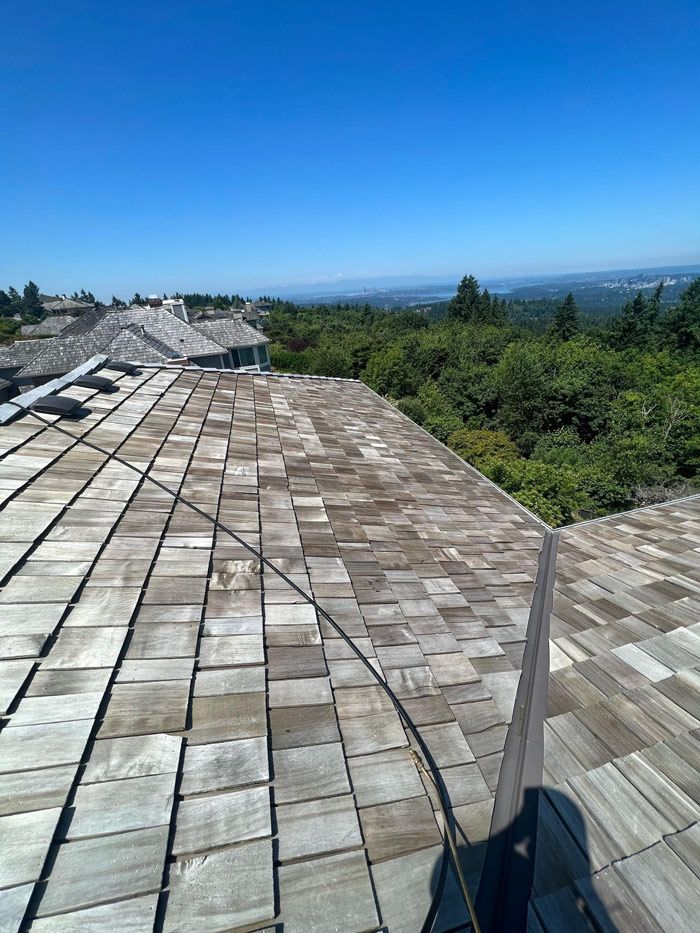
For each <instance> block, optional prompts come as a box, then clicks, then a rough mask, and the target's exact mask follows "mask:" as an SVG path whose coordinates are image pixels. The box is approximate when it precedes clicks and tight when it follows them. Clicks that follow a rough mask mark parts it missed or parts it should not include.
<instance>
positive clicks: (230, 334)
mask: <svg viewBox="0 0 700 933" xmlns="http://www.w3.org/2000/svg"><path fill="white" fill-rule="evenodd" d="M125 330H128V331H130V332H131V333H130V334H127V335H125V334H124V333H123V332H124V331H125ZM134 338H136V340H138V341H140V343H137V342H136V340H135V339H134ZM267 342H268V340H267V338H266V337H263V336H262V334H260V333H258V331H256V330H255V328H253V327H249V326H248V325H247V324H244V323H242V322H237V321H213V322H211V323H207V324H197V325H195V326H191V325H190V324H187V323H186V322H185V321H182V320H180V318H178V317H176V316H175V315H174V314H172V313H171V312H170V311H168V310H166V309H164V308H136V309H134V308H129V309H120V308H95V309H94V310H91V311H88V312H87V314H84V315H82V316H81V317H79V318H77V319H76V320H74V321H72V323H69V324H68V326H67V327H65V328H63V329H62V330H61V332H60V334H59V336H58V337H57V338H56V339H55V340H53V341H50V342H48V343H47V344H46V346H44V347H42V348H41V349H42V351H43V352H41V354H38V353H37V354H34V357H33V358H32V359H31V360H27V363H26V365H25V366H24V369H23V370H22V371H21V373H20V374H19V376H20V377H22V378H29V377H36V376H47V375H55V374H56V373H67V372H69V371H70V370H71V369H73V368H74V367H75V366H78V365H79V364H80V363H81V362H83V360H85V359H88V358H89V357H91V356H93V355H94V354H96V353H104V352H107V350H108V348H110V349H109V352H111V353H116V351H115V349H114V347H115V346H117V347H119V346H122V345H124V347H125V350H124V352H125V353H126V352H127V350H130V351H131V353H135V352H136V351H137V350H140V351H141V353H140V355H137V356H135V357H134V358H135V359H137V360H138V361H139V362H142V363H148V362H150V363H158V362H162V361H163V360H166V359H175V358H182V357H186V358H189V359H198V358H202V357H214V358H217V359H218V358H220V357H221V355H222V354H224V353H225V352H226V351H227V348H229V347H238V346H241V347H244V346H253V345H254V344H261V343H267ZM130 358H132V356H131V354H130Z"/></svg>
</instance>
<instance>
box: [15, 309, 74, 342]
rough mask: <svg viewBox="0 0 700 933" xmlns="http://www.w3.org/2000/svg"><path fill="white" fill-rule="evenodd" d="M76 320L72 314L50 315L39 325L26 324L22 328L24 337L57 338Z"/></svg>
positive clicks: (21, 332)
mask: <svg viewBox="0 0 700 933" xmlns="http://www.w3.org/2000/svg"><path fill="white" fill-rule="evenodd" d="M75 320H76V318H75V317H73V316H72V315H70V314H50V315H49V316H48V317H45V318H44V319H43V320H41V321H39V323H38V324H25V325H23V326H22V327H21V328H20V334H21V335H22V337H57V336H58V335H59V334H60V333H61V331H63V330H65V328H66V327H68V325H69V324H72V323H73V321H75Z"/></svg>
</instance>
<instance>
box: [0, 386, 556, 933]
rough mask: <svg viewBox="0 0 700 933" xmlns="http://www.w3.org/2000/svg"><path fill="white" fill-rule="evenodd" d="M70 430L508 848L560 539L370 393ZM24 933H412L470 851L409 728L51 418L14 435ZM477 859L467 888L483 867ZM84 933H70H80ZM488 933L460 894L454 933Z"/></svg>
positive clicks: (7, 822) (223, 407)
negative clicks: (431, 785) (427, 753)
mask: <svg viewBox="0 0 700 933" xmlns="http://www.w3.org/2000/svg"><path fill="white" fill-rule="evenodd" d="M111 375H114V376H115V378H116V379H117V385H118V388H119V390H118V392H116V393H114V394H109V395H99V394H98V395H95V394H93V393H92V392H91V391H90V390H87V389H80V388H79V387H77V386H69V387H67V388H66V390H65V393H66V394H69V395H71V396H74V397H78V398H80V399H81V400H83V401H84V403H85V405H86V406H87V407H88V408H89V409H90V412H91V413H90V414H89V415H88V416H87V417H86V418H84V419H83V420H82V421H79V422H68V421H64V422H61V426H63V427H65V428H67V429H68V430H70V431H72V432H73V433H74V434H76V435H80V436H84V437H85V438H87V439H89V440H92V441H94V442H95V443H97V444H99V445H100V446H103V447H105V448H107V449H108V450H111V451H117V452H118V453H119V455H120V456H121V457H123V458H125V459H126V460H127V461H129V462H131V463H134V464H136V465H138V467H139V468H140V469H142V470H145V471H147V472H148V473H149V474H151V475H153V476H154V477H156V478H158V479H159V480H161V481H162V482H164V483H166V484H167V485H168V486H169V487H171V488H172V489H175V490H179V491H180V492H181V493H182V495H183V496H185V497H187V498H188V499H189V500H191V501H192V502H194V503H196V504H197V505H198V506H199V507H200V508H202V509H204V510H205V511H206V512H207V513H209V514H211V515H214V516H217V517H218V518H219V520H220V521H222V522H224V523H225V524H227V525H228V526H229V527H231V528H232V529H233V530H234V531H236V532H237V533H238V534H240V535H241V536H243V537H244V538H245V539H246V540H247V541H249V542H250V543H251V544H252V545H253V546H254V547H256V548H260V549H261V550H262V553H263V554H264V555H265V556H266V557H267V558H269V559H270V560H271V561H272V562H273V563H274V564H275V565H276V566H277V567H279V568H280V569H281V570H283V571H284V572H285V573H287V574H289V575H290V576H291V578H292V579H293V580H294V581H295V582H296V583H297V584H298V585H299V586H301V587H302V588H303V589H305V590H306V591H307V592H309V593H312V594H313V595H314V596H315V597H316V599H317V600H318V601H319V602H320V603H321V605H322V606H323V607H325V609H327V611H328V612H329V613H330V614H331V615H332V616H333V617H334V618H335V619H336V620H337V622H338V623H339V624H340V625H341V626H342V627H343V628H344V629H345V630H346V631H347V632H348V634H349V635H350V636H351V637H352V638H354V639H355V640H356V643H357V645H358V646H359V647H360V648H361V650H362V651H363V652H364V654H365V655H366V656H367V657H368V658H369V659H370V660H371V663H372V664H374V665H375V667H376V669H377V670H378V671H379V672H381V673H382V675H383V676H384V677H385V678H386V680H387V681H388V683H389V684H390V685H391V687H392V688H393V689H394V690H395V691H396V693H397V695H398V696H399V697H400V698H401V699H402V701H403V702H404V704H405V706H406V708H407V709H408V710H409V712H410V714H411V716H412V717H413V718H414V720H415V721H416V722H417V723H418V725H419V727H420V728H421V732H422V734H423V736H424V738H425V740H426V742H427V743H428V745H429V747H430V748H431V750H432V752H433V755H434V757H435V758H436V760H437V763H438V765H439V767H440V769H441V773H442V776H443V778H444V781H445V783H446V785H447V787H448V790H449V793H450V796H451V800H452V804H453V806H454V808H455V809H454V813H455V815H456V816H457V818H458V819H459V822H460V824H461V826H462V828H463V830H464V833H465V835H466V836H467V838H468V839H469V841H470V842H472V843H478V842H479V841H481V840H483V839H484V838H485V837H486V835H487V834H488V829H489V820H490V813H491V808H492V804H493V793H494V790H495V787H496V782H497V779H498V773H499V768H500V762H501V755H502V749H503V743H504V739H505V734H506V729H507V724H508V722H509V721H510V718H511V715H512V707H513V697H514V694H515V690H516V687H517V683H518V679H519V672H520V671H519V669H520V664H521V659H522V654H523V648H524V641H525V628H526V624H527V618H528V609H529V605H530V601H531V597H532V590H533V581H534V576H535V572H536V565H537V553H538V549H539V546H540V542H541V538H542V526H541V525H540V524H539V523H538V522H537V521H536V520H535V519H533V518H531V517H530V516H529V515H528V514H527V513H525V512H524V511H523V510H522V509H520V508H519V507H518V506H517V504H516V503H514V502H513V501H512V500H510V499H509V498H507V497H506V496H505V495H503V494H502V493H500V491H499V490H497V489H496V488H495V487H494V486H493V485H491V484H489V483H488V482H486V481H485V480H484V479H483V478H482V477H481V476H480V475H479V474H477V473H476V472H475V471H473V470H472V469H471V468H470V467H468V466H467V465H466V464H464V463H462V462H461V461H460V460H459V459H458V458H456V457H454V456H453V455H452V454H450V453H449V451H447V450H446V449H445V448H444V447H442V446H441V445H439V444H438V443H437V442H436V441H435V440H434V439H433V438H431V437H430V436H429V435H427V434H425V432H423V431H421V430H420V429H419V428H418V427H416V426H415V425H413V424H412V423H411V422H410V421H409V420H408V419H406V418H405V417H404V416H403V415H401V414H400V413H399V412H398V411H396V410H395V409H394V408H392V407H391V406H390V405H389V404H388V403H386V402H384V401H382V400H380V399H379V398H378V397H377V396H376V395H374V394H373V393H372V392H371V391H370V390H369V389H367V388H366V387H365V386H363V385H362V384H360V383H356V382H346V381H333V380H314V379H305V378H298V379H286V378H275V377H264V376H250V375H243V374H234V373H226V372H224V373H214V372H204V371H196V370H182V371H180V370H176V369H165V368H158V369H150V370H148V369H144V370H143V371H142V374H141V375H139V376H120V375H117V374H116V373H112V374H111ZM0 489H1V490H2V496H3V498H4V508H3V510H2V512H1V513H0V544H1V545H2V546H1V548H0V553H1V554H2V560H3V565H2V569H1V570H0V573H1V574H2V575H3V584H4V585H3V588H2V593H1V594H0V603H1V604H2V611H1V612H0V618H1V619H2V621H1V622H0V658H1V660H0V684H1V685H2V706H3V712H4V713H5V718H4V720H3V728H2V731H1V732H0V787H1V788H2V789H1V791H0V801H1V807H2V816H0V829H2V830H4V831H5V833H4V838H5V839H6V840H7V843H6V844H5V845H3V846H2V847H1V848H0V879H1V884H0V888H1V890H0V898H1V901H0V902H1V903H2V909H3V911H4V913H3V917H8V918H9V921H8V924H7V926H8V929H20V928H25V927H26V926H27V925H28V924H29V923H31V924H32V929H36V930H42V929H46V930H48V929H50V928H54V927H55V926H56V925H58V924H60V925H61V928H63V929H71V928H76V927H82V926H83V925H86V924H89V923H92V924H93V925H95V926H100V927H101V928H119V929H125V928H126V927H129V928H140V927H141V926H143V927H144V928H149V929H150V928H151V924H152V923H153V918H154V915H155V913H156V912H157V913H158V917H159V925H160V926H161V928H162V929H164V930H181V929H194V928H196V929H201V930H214V929H231V928H236V929H238V928H246V929H247V928H250V929H257V928H261V927H263V926H270V925H272V924H274V923H276V922H278V923H282V924H283V925H284V930H285V931H295V930H303V931H310V930H311V931H313V930H317V931H327V930H331V929H342V930H348V931H350V930H371V929H377V928H379V927H382V928H384V927H387V928H388V929H389V930H397V931H398V930H413V929H417V928H419V927H420V923H421V922H422V918H423V917H424V916H425V914H426V912H427V910H428V906H429V903H430V900H431V897H432V893H433V891H434V889H435V886H436V884H437V878H438V875H439V866H440V863H441V855H442V845H441V835H440V831H439V827H438V822H437V820H436V817H435V815H434V811H433V804H432V800H431V796H430V794H429V793H428V792H427V791H426V788H425V786H424V784H423V779H422V776H421V773H420V772H419V771H418V770H417V767H416V764H415V762H414V760H413V758H412V757H411V755H410V754H409V741H408V738H407V736H406V733H405V732H404V729H403V727H402V724H401V721H400V719H399V717H398V715H397V713H396V711H395V710H394V708H393V706H392V705H391V703H390V702H389V701H388V699H387V698H386V696H385V695H384V694H383V693H382V691H381V690H380V688H378V687H377V685H376V684H375V683H374V681H373V680H372V679H371V677H370V676H369V674H368V672H367V670H366V668H365V667H364V666H363V664H362V662H361V661H359V660H358V659H357V658H356V657H355V656H354V655H353V654H352V652H351V651H350V649H349V648H348V646H347V645H346V644H345V643H344V642H343V641H342V640H341V639H340V638H339V637H337V635H336V633H335V632H334V630H332V629H331V628H330V627H329V626H328V625H327V624H326V623H324V622H319V619H318V618H317V615H316V612H315V610H314V609H313V608H312V607H311V606H309V605H308V604H307V603H306V602H304V601H302V600H301V599H300V598H298V597H297V594H295V593H294V591H293V590H291V589H290V588H289V586H288V585H287V584H286V583H285V582H284V581H283V580H281V579H280V578H279V577H278V576H277V575H276V574H274V573H272V572H270V571H269V570H268V569H265V570H264V572H263V569H262V567H261V565H260V562H259V561H258V560H255V559H253V558H252V557H251V555H250V553H249V552H247V551H246V550H245V549H244V548H243V547H242V546H240V545H238V544H236V543H235V542H234V541H233V540H232V539H231V538H230V537H229V536H228V535H226V534H225V533H223V532H219V531H214V529H213V528H212V526H211V525H210V524H209V523H208V522H206V521H205V520H204V519H202V518H200V517H199V516H197V515H195V514H194V513H193V512H192V511H191V510H190V509H188V508H187V507H186V506H185V505H183V504H180V503H177V502H175V501H174V500H173V499H172V498H171V497H170V496H169V495H167V494H166V493H164V492H163V491H162V490H160V489H157V488H155V487H154V486H153V485H152V484H149V483H147V482H145V481H143V480H142V479H140V477H139V476H137V475H135V474H134V473H133V472H131V471H130V470H128V469H127V468H125V467H123V466H120V465H119V464H118V463H116V462H114V461H110V460H109V459H108V458H106V457H105V456H103V455H101V454H99V453H97V452H95V451H93V450H89V449H87V448H85V447H84V446H82V445H79V444H76V443H74V442H72V441H71V440H70V439H69V438H66V437H65V436H63V435H61V434H58V433H57V432H55V431H54V430H52V429H51V428H49V427H46V426H44V425H43V424H41V423H39V422H38V421H36V419H35V418H33V417H32V416H31V415H30V414H25V415H23V416H22V417H19V418H17V419H16V420H14V421H13V422H11V423H10V424H8V425H6V426H4V427H1V428H0ZM470 853H472V854H473V858H472V855H471V854H469V853H468V854H467V858H466V863H467V868H468V873H469V880H470V881H471V883H472V885H474V884H475V881H476V879H477V878H478V874H479V848H478V847H477V846H475V847H474V848H473V850H470ZM57 918H60V919H57ZM464 921H465V914H464V911H463V908H462V906H461V905H460V902H459V900H458V899H457V897H456V895H455V893H454V890H453V889H452V888H450V886H449V885H448V887H447V890H446V896H445V902H444V905H443V913H442V914H441V921H440V924H441V928H443V929H445V928H453V927H455V926H457V925H459V924H462V923H463V922H464Z"/></svg>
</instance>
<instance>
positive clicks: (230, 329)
mask: <svg viewBox="0 0 700 933" xmlns="http://www.w3.org/2000/svg"><path fill="white" fill-rule="evenodd" d="M192 326H193V327H194V328H196V330H198V331H199V332H200V334H204V336H205V337H210V338H211V339H212V340H215V341H216V342H217V343H218V344H221V346H222V347H252V346H254V345H255V344H263V343H269V342H270V338H269V337H266V336H265V335H264V334H261V333H260V331H259V330H256V329H255V328H254V327H251V326H250V325H249V324H246V323H245V322H244V321H237V320H234V319H233V318H221V319H220V320H216V321H198V322H197V323H196V324H193V325H192Z"/></svg>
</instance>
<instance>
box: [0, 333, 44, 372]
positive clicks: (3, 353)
mask: <svg viewBox="0 0 700 933" xmlns="http://www.w3.org/2000/svg"><path fill="white" fill-rule="evenodd" d="M50 344H51V338H50V337H47V338H45V339H39V340H16V341H15V342H14V343H13V344H12V345H11V346H9V347H0V369H12V368H13V367H19V366H26V365H27V363H29V362H31V361H32V360H33V359H35V358H36V357H37V356H38V355H39V354H40V353H41V352H42V351H43V350H45V349H46V348H47V347H48V346H49V345H50Z"/></svg>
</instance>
